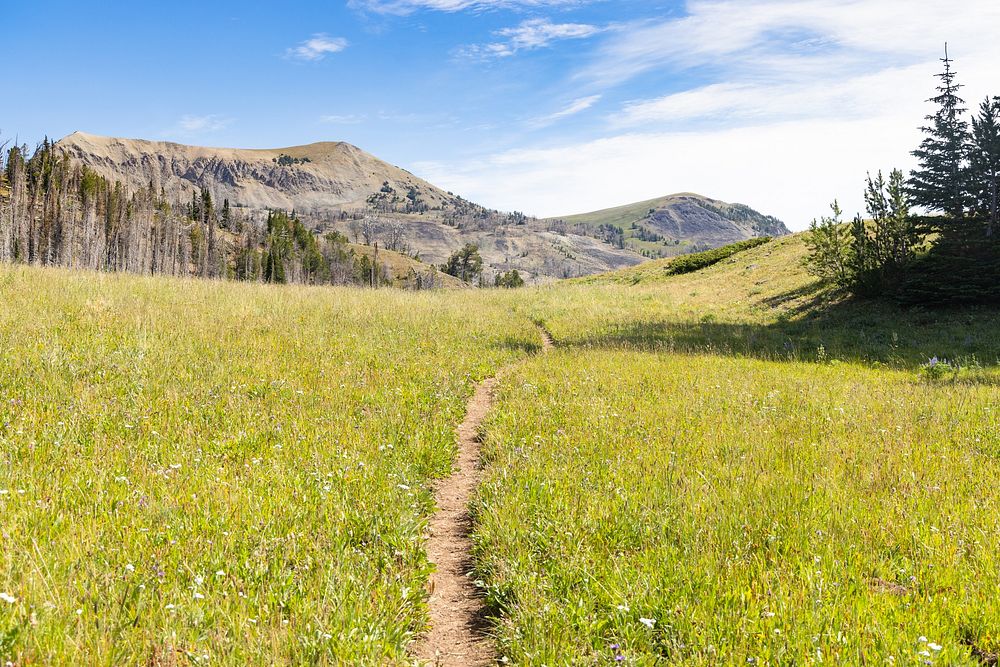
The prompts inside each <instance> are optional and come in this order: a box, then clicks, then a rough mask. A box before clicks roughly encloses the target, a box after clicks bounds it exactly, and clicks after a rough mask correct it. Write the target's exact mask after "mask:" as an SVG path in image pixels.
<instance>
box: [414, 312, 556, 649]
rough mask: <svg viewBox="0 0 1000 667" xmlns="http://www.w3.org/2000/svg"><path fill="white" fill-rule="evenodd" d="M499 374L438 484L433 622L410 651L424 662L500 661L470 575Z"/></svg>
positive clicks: (476, 397)
mask: <svg viewBox="0 0 1000 667" xmlns="http://www.w3.org/2000/svg"><path fill="white" fill-rule="evenodd" d="M538 330H539V333H540V335H541V337H542V352H543V353H547V352H548V351H549V350H551V349H552V347H553V344H552V337H551V336H549V333H548V332H547V331H545V329H543V328H542V327H539V328H538ZM496 384H497V379H496V378H495V377H492V378H489V379H487V380H483V381H482V382H480V383H479V385H478V386H477V387H476V391H475V393H474V394H473V396H472V398H471V399H469V403H468V406H467V409H466V413H465V420H464V421H463V422H462V424H461V425H460V426H459V427H458V459H457V461H456V462H455V471H454V472H453V473H452V475H451V477H448V478H447V479H444V480H442V481H441V483H440V485H439V486H438V488H437V493H436V500H437V507H438V511H437V513H435V515H434V517H433V518H432V519H431V522H430V538H429V539H428V540H427V556H428V558H430V561H431V562H432V563H434V565H435V566H436V570H435V572H434V573H433V574H432V575H431V579H430V588H431V597H430V600H429V601H428V606H429V607H430V609H429V611H430V616H431V627H430V630H428V631H427V633H426V634H425V635H423V636H422V637H420V638H419V639H418V640H417V641H416V642H415V643H414V645H413V647H412V649H411V654H412V655H413V657H415V658H416V659H417V660H418V661H420V662H421V663H424V664H430V665H441V666H458V665H463V666H466V665H470V666H476V667H478V666H482V665H493V664H496V662H497V656H496V652H495V651H494V649H493V642H492V640H491V638H490V637H489V635H488V634H487V633H488V630H489V627H488V623H487V619H486V618H485V607H484V605H483V600H482V597H481V595H480V593H479V591H478V590H477V589H476V586H475V583H474V581H473V579H472V577H471V572H472V567H473V562H472V538H471V533H472V517H471V516H470V515H469V502H470V501H471V500H472V494H473V493H474V492H475V490H476V487H477V486H478V484H479V480H480V478H481V476H482V473H481V471H480V466H479V462H480V441H479V425H480V424H481V423H482V421H483V418H484V417H485V416H486V413H487V412H488V411H489V409H490V407H491V406H492V404H493V390H494V389H495V388H496Z"/></svg>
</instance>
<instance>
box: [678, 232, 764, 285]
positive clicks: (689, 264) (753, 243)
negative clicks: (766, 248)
mask: <svg viewBox="0 0 1000 667" xmlns="http://www.w3.org/2000/svg"><path fill="white" fill-rule="evenodd" d="M770 240H771V237H770V236H760V237H757V238H752V239H747V240H746V241H739V242H737V243H730V244H729V245H725V246H722V247H721V248H715V249H713V250H706V251H704V252H696V253H692V254H690V255H681V256H680V257H678V258H677V259H675V260H673V261H672V262H670V264H668V265H667V268H666V274H667V275H668V276H679V275H681V274H684V273H693V272H694V271H699V270H701V269H704V268H707V267H709V266H712V265H713V264H718V263H719V262H721V261H722V260H724V259H728V258H729V257H732V256H733V255H735V254H737V253H740V252H743V251H744V250H750V249H751V248H756V247H757V246H760V245H764V244H765V243H767V242H768V241H770Z"/></svg>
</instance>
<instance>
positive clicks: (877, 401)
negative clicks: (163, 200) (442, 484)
mask: <svg viewBox="0 0 1000 667" xmlns="http://www.w3.org/2000/svg"><path fill="white" fill-rule="evenodd" d="M802 252H803V249H802V245H801V240H800V239H798V238H790V239H782V240H779V241H775V242H772V243H769V244H766V245H764V246H761V247H759V248H755V249H752V250H748V251H746V252H742V253H739V254H738V255H735V256H734V257H732V258H730V259H728V260H725V261H723V262H721V263H720V264H717V265H715V266H712V267H709V268H708V269H705V270H703V271H699V272H696V273H692V274H687V275H681V276H672V277H666V276H665V275H664V271H663V263H662V262H651V263H648V264H646V265H642V266H640V267H636V268H634V269H630V270H627V271H624V272H620V273H617V274H613V275H607V276H598V277H593V278H589V279H583V280H578V281H571V282H564V283H559V284H556V285H552V286H547V287H542V288H537V289H526V290H499V291H492V290H491V291H482V290H455V291H442V292H435V293H406V292H399V291H392V290H378V291H366V290H350V289H322V288H319V289H311V288H293V287H281V288H269V287H262V286H254V285H238V284H231V283H213V282H199V281H188V280H170V279H163V278H156V279H150V278H135V277H127V276H108V275H96V274H84V273H71V272H66V271H43V270H37V269H29V268H11V267H0V303H2V304H3V308H0V540H2V544H3V549H2V550H0V593H2V594H3V595H2V596H0V658H3V659H4V660H9V661H10V662H11V663H12V664H14V665H16V666H17V667H21V666H22V665H35V664H105V665H119V664H126V665H129V664H133V665H173V664H178V665H180V664H194V663H206V662H207V663H208V664H232V665H236V664H275V663H277V664H320V665H322V664H386V663H388V664H393V663H401V662H405V661H406V660H407V655H406V652H407V645H408V643H409V641H410V640H411V639H412V638H413V636H414V635H415V634H416V633H419V632H420V631H421V630H422V629H423V628H424V627H425V625H426V623H427V610H426V590H425V584H426V582H427V578H428V574H429V565H428V562H427V558H426V555H425V553H424V551H423V541H424V530H425V527H426V525H427V520H428V517H429V515H430V513H431V512H432V511H433V509H434V508H433V498H432V495H431V492H430V489H431V487H432V485H433V483H434V481H435V480H436V479H438V478H441V477H443V476H445V475H446V474H447V472H448V471H449V469H450V465H451V461H452V458H453V456H454V452H455V433H454V427H455V425H456V424H457V423H458V422H460V421H461V419H462V414H463V409H464V404H465V401H466V399H467V398H468V396H469V395H470V392H471V389H472V387H473V385H474V384H475V382H476V381H478V380H480V379H482V378H484V377H487V376H490V375H492V374H494V373H496V372H497V371H498V369H501V368H504V367H506V370H505V371H504V372H503V373H502V374H501V381H500V389H499V393H498V397H497V404H496V405H495V406H494V408H493V410H492V411H491V413H490V415H489V416H488V417H487V420H486V423H485V425H484V428H485V433H484V436H485V450H484V451H485V455H486V457H487V460H486V463H487V468H486V471H485V475H486V479H485V483H484V484H483V486H482V487H481V488H480V490H479V493H478V496H477V499H476V501H475V503H474V509H475V514H476V519H477V523H476V526H475V540H476V554H475V555H476V567H477V572H478V575H479V577H480V578H481V579H482V581H483V585H484V586H485V588H486V590H487V592H488V596H489V601H490V604H491V610H492V612H493V613H494V614H496V615H497V621H496V634H497V642H498V646H499V648H500V650H501V652H502V654H503V655H504V656H506V657H507V658H508V660H509V661H511V662H513V663H516V664H526V665H537V664H547V665H559V664H571V663H576V664H605V663H607V664H612V663H614V662H616V661H618V662H624V663H626V664H653V663H664V664H684V665H714V664H742V665H746V664H808V663H836V664H889V663H892V664H897V665H902V664H920V663H921V662H924V661H930V662H932V663H933V664H967V665H976V664H986V663H987V662H988V660H989V658H990V655H991V654H993V653H995V652H997V651H998V649H1000V569H998V566H1000V563H998V561H997V556H996V544H997V543H998V542H1000V519H998V518H997V517H998V516H1000V514H998V509H1000V507H998V505H1000V490H998V488H997V485H996V481H995V480H996V479H997V478H998V474H1000V431H998V427H997V424H998V422H1000V419H998V416H997V415H998V412H1000V376H998V373H997V367H998V360H1000V314H998V313H997V312H996V311H995V310H992V311H991V310H975V309H965V310H960V311H913V310H909V311H903V310H899V309H895V308H892V307H890V306H887V305H885V304H871V303H847V302H843V301H841V300H839V299H838V298H837V297H836V296H835V295H832V294H830V293H828V292H826V291H824V290H822V289H819V287H818V286H817V285H816V284H815V283H814V282H813V281H812V280H811V279H810V278H809V277H808V276H807V275H805V273H804V271H803V270H802V268H801V257H802ZM535 323H538V324H541V325H544V326H545V328H546V329H548V330H549V331H550V332H551V333H552V334H553V336H554V338H555V339H556V342H557V344H558V347H559V349H557V351H556V352H554V353H552V354H549V355H547V356H545V357H541V356H535V355H533V353H534V352H536V351H538V347H539V337H538V333H537V331H536V328H535ZM933 356H937V357H939V358H942V359H943V358H947V359H949V360H952V361H955V362H956V363H957V364H958V365H959V366H960V367H961V370H960V371H959V372H957V373H954V374H947V375H946V376H945V377H943V378H941V379H939V380H937V381H933V382H932V381H929V380H927V379H926V378H925V377H924V375H925V374H924V373H923V372H922V371H921V366H922V365H924V364H926V362H927V360H928V359H929V358H930V357H933ZM643 619H645V620H643ZM921 638H923V639H921ZM922 652H926V654H927V655H923V654H922Z"/></svg>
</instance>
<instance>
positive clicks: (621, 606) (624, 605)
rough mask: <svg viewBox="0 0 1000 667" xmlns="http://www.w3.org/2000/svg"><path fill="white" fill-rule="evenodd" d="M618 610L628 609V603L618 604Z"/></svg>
mask: <svg viewBox="0 0 1000 667" xmlns="http://www.w3.org/2000/svg"><path fill="white" fill-rule="evenodd" d="M618 611H628V605H627V604H620V605H618Z"/></svg>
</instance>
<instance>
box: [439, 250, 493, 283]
mask: <svg viewBox="0 0 1000 667" xmlns="http://www.w3.org/2000/svg"><path fill="white" fill-rule="evenodd" d="M441 270H442V271H444V272H445V273H447V274H448V275H450V276H455V277H456V278H461V279H462V280H463V281H465V282H467V283H471V282H472V281H474V280H476V279H477V278H478V277H479V276H480V274H482V272H483V258H482V257H481V256H480V254H479V246H477V245H473V244H472V243H467V244H466V245H465V247H463V248H462V249H461V250H458V251H456V252H455V253H454V254H453V255H452V256H451V257H449V258H448V261H447V262H446V263H445V264H443V265H442V266H441Z"/></svg>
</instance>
